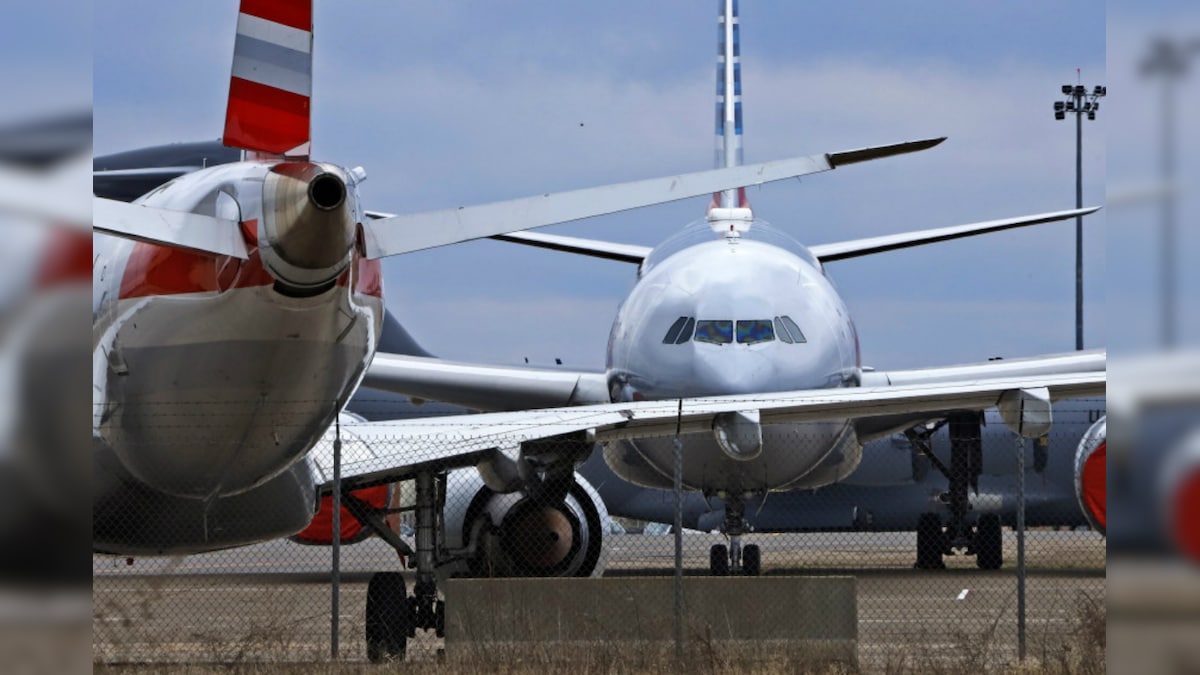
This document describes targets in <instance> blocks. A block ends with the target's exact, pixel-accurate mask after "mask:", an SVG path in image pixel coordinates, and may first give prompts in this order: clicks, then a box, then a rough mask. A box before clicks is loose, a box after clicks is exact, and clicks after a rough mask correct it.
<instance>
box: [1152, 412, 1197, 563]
mask: <svg viewBox="0 0 1200 675" xmlns="http://www.w3.org/2000/svg"><path fill="white" fill-rule="evenodd" d="M1161 485H1162V496H1163V518H1164V522H1165V524H1166V526H1167V534H1168V536H1169V537H1170V539H1171V544H1172V545H1173V546H1174V547H1175V550H1176V551H1177V552H1178V553H1180V554H1181V555H1183V556H1184V557H1186V558H1187V559H1189V560H1191V561H1193V562H1200V431H1193V432H1192V433H1190V434H1189V435H1187V436H1185V438H1184V440H1183V442H1182V443H1181V444H1179V445H1177V446H1175V447H1174V448H1172V450H1171V452H1170V453H1169V455H1168V457H1167V460H1166V461H1165V462H1164V463H1163V466H1162V482H1161Z"/></svg>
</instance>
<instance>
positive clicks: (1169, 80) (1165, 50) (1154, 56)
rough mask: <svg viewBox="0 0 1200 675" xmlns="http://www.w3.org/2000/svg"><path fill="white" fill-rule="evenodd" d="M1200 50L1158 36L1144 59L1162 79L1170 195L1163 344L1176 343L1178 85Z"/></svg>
mask: <svg viewBox="0 0 1200 675" xmlns="http://www.w3.org/2000/svg"><path fill="white" fill-rule="evenodd" d="M1197 53H1200V40H1192V41H1191V42H1189V43H1183V42H1179V41H1174V40H1171V39H1169V38H1165V37H1162V38H1156V39H1155V40H1154V41H1153V42H1151V44H1150V53H1149V55H1148V56H1147V57H1146V58H1145V60H1143V61H1142V64H1141V71H1142V74H1143V75H1145V76H1147V77H1156V76H1157V77H1161V78H1162V82H1163V85H1162V101H1161V104H1160V105H1161V108H1162V110H1161V113H1162V128H1161V129H1160V132H1161V137H1160V143H1161V150H1160V152H1161V158H1160V163H1159V171H1160V172H1161V178H1162V182H1163V186H1164V187H1165V188H1166V194H1165V195H1164V196H1163V199H1162V228H1161V229H1162V237H1161V241H1160V243H1159V246H1160V251H1161V253H1160V261H1161V262H1160V265H1159V274H1160V275H1161V277H1160V279H1159V302H1160V303H1161V307H1160V310H1159V311H1160V313H1161V318H1160V320H1161V321H1162V324H1161V327H1160V331H1161V336H1160V339H1161V341H1162V347H1163V348H1165V349H1170V348H1172V347H1174V346H1175V341H1176V339H1177V336H1176V324H1175V310H1176V309H1178V308H1177V307H1176V306H1175V260H1176V252H1175V235H1176V224H1175V144H1176V141H1175V87H1176V86H1177V83H1178V82H1179V80H1181V79H1183V76H1184V75H1186V74H1187V70H1188V62H1189V61H1190V59H1191V57H1192V56H1194V55H1195V54H1197Z"/></svg>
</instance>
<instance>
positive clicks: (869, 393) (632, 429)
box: [308, 372, 1106, 491]
mask: <svg viewBox="0 0 1200 675" xmlns="http://www.w3.org/2000/svg"><path fill="white" fill-rule="evenodd" d="M1105 379H1106V376H1105V373H1104V372H1087V373H1069V374H1061V375H1044V376H1036V377H1000V378H981V379H974V380H967V381H959V382H953V383H940V384H911V385H900V386H886V387H856V388H846V389H822V390H806V391H795V392H784V393H775V394H767V395H738V396H721V397H713V398H706V399H683V400H668V401H639V402H632V403H608V404H602V405H589V406H575V407H569V408H548V409H544V410H532V411H519V412H501V413H484V414H479V415H455V416H449V417H432V418H420V419H412V420H396V421H381V422H361V423H354V424H343V425H341V427H340V434H341V440H342V467H341V469H342V479H343V484H344V485H345V486H346V487H360V486H365V485H371V484H377V483H384V482H390V481H395V480H402V479H405V478H408V477H411V476H413V475H414V474H415V473H417V472H418V471H421V470H429V469H439V470H440V469H449V468H455V467H465V466H472V465H475V464H478V463H479V462H481V461H484V460H485V459H486V458H487V457H488V455H489V454H491V453H497V452H505V451H509V450H511V449H513V448H516V447H518V446H519V445H520V444H521V443H524V442H528V441H537V440H545V439H554V438H556V437H565V436H568V435H571V434H578V433H581V432H583V433H588V434H590V435H594V438H595V440H596V441H597V442H605V441H613V440H619V439H628V438H643V437H650V436H670V435H672V434H675V433H685V434H686V433H704V432H709V431H710V430H711V429H712V424H713V420H714V418H715V417H716V416H717V415H719V414H721V413H727V412H742V411H748V410H756V411H758V413H759V415H760V419H761V420H762V423H764V424H785V423H802V422H812V421H819V420H826V419H843V418H853V419H857V418H869V417H876V416H888V415H899V414H919V413H924V412H932V411H941V410H972V409H973V410H983V409H986V408H991V407H996V406H998V405H1001V404H1002V403H1004V402H1005V401H1008V400H1011V397H1012V395H1013V394H1014V393H1019V394H1024V393H1026V392H1034V395H1040V394H1045V395H1046V396H1048V397H1049V398H1052V399H1057V398H1078V397H1086V396H1098V395H1102V394H1103V393H1104V391H1105ZM334 433H335V432H334V431H333V430H332V429H331V430H330V431H329V432H328V433H327V434H326V436H325V438H324V439H323V442H322V443H319V444H318V446H317V447H316V448H314V450H313V451H312V452H311V453H310V455H309V458H308V461H309V462H310V466H311V467H312V469H313V471H314V472H315V473H316V475H317V477H318V482H319V483H320V484H321V485H322V489H323V490H325V491H328V490H329V489H330V481H331V480H332V476H333V459H332V440H333V434H334ZM686 451H687V449H686V447H685V448H684V452H686Z"/></svg>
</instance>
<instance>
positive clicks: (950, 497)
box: [907, 412, 1004, 570]
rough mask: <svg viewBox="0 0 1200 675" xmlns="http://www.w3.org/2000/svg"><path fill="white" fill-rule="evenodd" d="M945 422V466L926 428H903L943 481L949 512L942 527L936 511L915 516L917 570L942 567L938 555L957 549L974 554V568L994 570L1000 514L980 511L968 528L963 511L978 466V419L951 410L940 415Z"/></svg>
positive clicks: (999, 552)
mask: <svg viewBox="0 0 1200 675" xmlns="http://www.w3.org/2000/svg"><path fill="white" fill-rule="evenodd" d="M946 422H947V424H948V425H949V426H950V466H949V467H947V466H946V465H945V463H943V462H942V461H941V460H940V459H938V458H937V456H935V455H934V454H933V450H932V448H931V446H930V443H929V437H930V435H932V431H925V432H920V431H915V430H910V431H909V432H908V434H907V435H908V438H909V440H910V441H911V442H912V443H913V445H914V446H915V447H916V448H917V449H918V450H919V451H920V452H921V453H922V454H924V455H925V456H926V457H928V458H929V460H930V462H932V463H933V465H934V466H935V467H937V469H938V471H940V472H941V473H942V475H944V476H945V477H946V479H947V481H948V483H949V486H948V489H947V490H946V492H944V493H942V495H941V500H942V502H944V503H945V504H946V507H947V510H948V511H949V512H950V517H949V519H948V522H947V523H945V525H944V526H943V523H942V516H941V514H939V513H935V512H928V513H922V514H921V516H920V517H919V518H918V519H917V561H916V563H915V564H914V565H913V566H914V567H916V568H917V569H926V570H932V569H945V567H946V563H945V561H944V557H945V556H947V555H955V554H956V553H957V552H960V551H961V552H962V554H963V555H973V556H975V564H976V565H977V566H978V567H979V568H980V569H985V570H995V569H1000V566H1001V565H1003V564H1004V542H1003V537H1002V534H1001V528H1000V516H998V515H996V514H994V513H985V514H982V515H980V516H979V519H978V522H977V523H976V525H975V526H974V527H972V526H971V523H970V522H969V520H968V518H967V515H968V514H969V513H970V511H971V502H970V494H969V490H972V489H974V490H975V491H976V492H978V490H979V474H980V472H981V471H982V468H983V442H982V434H981V432H980V427H981V417H980V413H977V412H957V413H952V414H950V415H949V416H948V417H947V418H946Z"/></svg>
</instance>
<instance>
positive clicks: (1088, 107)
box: [1054, 70, 1108, 349]
mask: <svg viewBox="0 0 1200 675" xmlns="http://www.w3.org/2000/svg"><path fill="white" fill-rule="evenodd" d="M1076 72H1078V70H1076ZM1062 93H1063V94H1064V95H1065V96H1066V97H1067V98H1066V100H1063V101H1055V102H1054V119H1056V120H1063V119H1066V118H1067V113H1073V114H1074V115H1075V208H1077V209H1081V208H1083V116H1084V115H1087V118H1088V119H1089V120H1094V119H1096V111H1097V110H1099V109H1100V100H1099V99H1100V98H1101V97H1103V96H1105V95H1106V94H1108V88H1107V87H1102V86H1100V85H1096V87H1095V88H1094V89H1092V91H1091V93H1088V90H1087V87H1084V86H1083V85H1082V84H1073V85H1072V84H1064V85H1063V86H1062ZM1075 349H1083V216H1076V218H1075Z"/></svg>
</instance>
